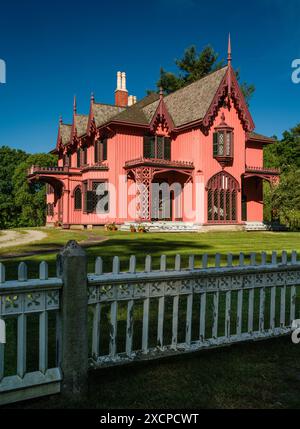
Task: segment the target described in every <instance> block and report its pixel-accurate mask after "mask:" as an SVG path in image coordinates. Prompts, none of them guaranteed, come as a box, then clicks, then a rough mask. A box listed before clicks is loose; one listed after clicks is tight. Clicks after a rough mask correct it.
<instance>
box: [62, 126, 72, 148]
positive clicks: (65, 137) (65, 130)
mask: <svg viewBox="0 0 300 429" xmlns="http://www.w3.org/2000/svg"><path fill="white" fill-rule="evenodd" d="M71 128H72V125H68V124H60V125H59V132H60V136H61V141H62V144H63V145H66V144H68V143H69V142H70V138H71Z"/></svg>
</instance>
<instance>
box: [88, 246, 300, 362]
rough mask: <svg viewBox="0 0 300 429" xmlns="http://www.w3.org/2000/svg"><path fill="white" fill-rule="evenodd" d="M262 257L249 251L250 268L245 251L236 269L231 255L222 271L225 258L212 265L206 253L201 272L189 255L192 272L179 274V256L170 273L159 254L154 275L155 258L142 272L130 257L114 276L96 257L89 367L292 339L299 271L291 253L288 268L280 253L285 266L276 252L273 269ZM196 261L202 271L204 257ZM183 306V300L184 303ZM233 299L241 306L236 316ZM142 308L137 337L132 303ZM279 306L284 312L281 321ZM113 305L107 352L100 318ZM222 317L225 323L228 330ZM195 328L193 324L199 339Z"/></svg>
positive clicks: (117, 265)
mask: <svg viewBox="0 0 300 429" xmlns="http://www.w3.org/2000/svg"><path fill="white" fill-rule="evenodd" d="M257 256H258V255H256V254H255V253H252V254H251V256H250V264H249V265H245V264H244V259H245V256H244V254H243V253H241V254H240V255H239V261H238V265H233V257H232V255H231V254H229V255H227V264H226V266H221V255H220V254H217V255H216V256H215V264H214V265H215V266H214V267H208V266H207V265H208V264H207V263H208V255H203V256H202V260H201V268H200V266H199V267H197V268H196V267H195V256H190V257H189V262H188V268H182V267H181V256H180V255H177V256H176V258H175V265H174V269H169V270H168V269H167V266H166V262H167V260H166V256H165V255H163V256H161V260H160V269H159V270H152V267H151V265H152V261H151V256H147V257H146V261H145V268H144V270H143V271H142V272H136V258H135V256H131V258H130V261H129V271H128V272H121V273H120V260H119V258H118V257H114V259H113V270H112V273H102V266H103V262H102V259H101V258H97V260H96V264H95V274H92V275H89V276H88V293H89V301H88V302H89V305H90V306H91V307H92V309H93V333H92V353H91V355H92V360H91V361H92V365H94V366H95V367H101V366H111V365H115V364H121V363H126V362H130V361H133V360H141V359H147V360H148V359H150V358H160V357H162V356H169V355H172V354H176V353H183V352H191V351H197V350H200V349H203V348H208V347H218V346H221V345H227V344H231V343H236V342H241V341H249V340H255V339H265V338H268V337H274V336H278V335H283V334H286V333H288V332H289V331H290V329H291V323H292V321H293V320H294V319H295V317H296V293H297V290H296V287H297V286H299V285H300V265H299V263H298V262H297V256H296V252H293V253H292V256H291V261H290V262H288V261H287V253H286V252H282V255H281V260H280V261H278V257H277V254H276V252H273V253H272V261H271V263H269V264H267V262H266V260H267V259H266V258H267V255H266V253H262V254H261V255H260V261H259V262H258V261H257ZM197 262H198V265H200V264H199V263H200V257H199V258H198V261H197ZM255 294H256V295H257V297H255ZM266 296H267V297H268V302H267V301H266ZM196 298H197V299H196ZM166 299H169V301H170V300H171V307H172V309H171V312H172V314H171V326H170V328H171V337H170V336H169V337H170V338H168V339H166V338H165V332H164V322H165V320H166V316H167V314H166V311H167V310H166V306H165V303H166ZM156 301H157V302H156ZM180 301H183V302H182V303H181V305H180ZM195 301H196V302H195ZM221 301H222V302H223V306H222V305H221ZM233 301H235V302H234V303H235V304H236V305H235V307H236V309H235V313H234V310H233V305H232V304H233ZM140 302H142V329H141V332H135V329H134V317H133V313H134V307H135V305H136V304H137V303H140ZM277 302H279V307H280V309H279V315H278V317H276V304H277ZM124 303H125V306H126V307H127V308H126V341H125V344H124V345H123V346H120V347H119V349H118V347H117V344H118V324H119V323H120V320H118V315H119V319H121V320H122V319H124V310H123V311H121V312H119V313H118V306H120V305H122V307H123V308H124ZM108 304H109V306H110V310H109V311H108V313H109V316H108V317H107V315H106V317H105V319H107V318H108V319H109V347H108V348H107V347H106V348H105V349H106V350H107V349H108V353H105V352H102V351H101V347H100V339H101V335H102V327H101V326H102V325H101V322H102V321H101V312H102V308H103V307H104V306H107V305H108ZM267 305H268V307H269V308H268V309H267ZM151 306H152V307H154V308H155V310H154V311H153V313H154V315H153V314H152V315H151ZM245 307H246V308H245ZM267 310H269V311H268V313H269V314H268V326H266V322H267V321H266V313H267ZM209 312H210V315H209V314H208V313H209ZM287 312H288V313H289V314H288V316H287ZM180 313H183V314H184V316H185V319H184V320H182V317H181V318H180ZM221 313H222V318H221V317H220V316H221ZM151 316H152V317H151ZM209 316H211V317H209ZM256 316H257V317H256ZM297 316H299V309H297ZM255 317H256V318H257V324H256V327H255V326H254V324H255ZM208 319H210V320H208ZM220 319H222V320H223V329H222V326H220V322H222V320H220ZM243 319H246V323H243ZM179 320H180V321H181V325H182V324H184V329H182V330H183V331H184V338H183V339H182V340H181V341H179V339H178V328H179V327H180V325H179ZM208 322H210V323H208ZM244 322H245V320H244ZM104 323H105V321H104ZM193 323H194V324H196V334H195V329H194V336H193V335H192V327H193ZM149 324H150V326H151V324H155V325H156V326H157V328H156V341H155V344H152V347H150V346H149ZM232 325H234V326H232ZM220 331H221V332H220ZM120 335H124V334H122V333H121V334H120ZM120 335H119V337H120ZM135 335H140V337H141V338H140V340H141V341H140V347H139V348H138V349H135V350H134V349H133V337H134V336H135ZM152 342H153V341H152ZM122 348H123V349H122Z"/></svg>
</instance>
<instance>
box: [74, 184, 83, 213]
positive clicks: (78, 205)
mask: <svg viewBox="0 0 300 429" xmlns="http://www.w3.org/2000/svg"><path fill="white" fill-rule="evenodd" d="M74 209H75V210H81V209H82V194H81V189H80V187H79V186H78V187H77V188H76V189H75V191H74Z"/></svg>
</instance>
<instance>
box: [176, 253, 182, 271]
mask: <svg viewBox="0 0 300 429" xmlns="http://www.w3.org/2000/svg"><path fill="white" fill-rule="evenodd" d="M180 270H181V256H180V255H176V256H175V271H180Z"/></svg>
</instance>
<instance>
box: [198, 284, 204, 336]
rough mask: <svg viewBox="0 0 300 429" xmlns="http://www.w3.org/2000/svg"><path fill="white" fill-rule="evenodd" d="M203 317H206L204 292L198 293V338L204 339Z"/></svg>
mask: <svg viewBox="0 0 300 429" xmlns="http://www.w3.org/2000/svg"><path fill="white" fill-rule="evenodd" d="M205 319H206V292H204V293H201V295H200V327H199V339H200V341H204V339H205Z"/></svg>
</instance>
